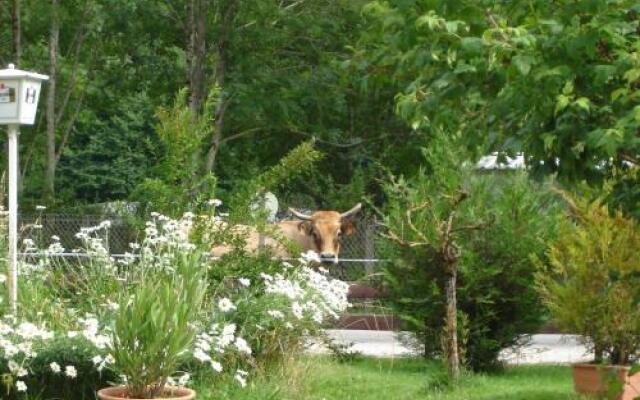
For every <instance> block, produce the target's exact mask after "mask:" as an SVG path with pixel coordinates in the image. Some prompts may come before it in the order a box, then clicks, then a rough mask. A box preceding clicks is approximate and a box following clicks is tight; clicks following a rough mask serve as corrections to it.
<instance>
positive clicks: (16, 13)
mask: <svg viewBox="0 0 640 400" xmlns="http://www.w3.org/2000/svg"><path fill="white" fill-rule="evenodd" d="M21 1H22V0H13V9H12V10H11V32H12V35H13V57H14V59H13V63H14V64H15V65H16V67H18V68H19V67H20V59H21V58H22V44H21V42H22V27H21V21H22V20H21V18H20V5H21V4H20V3H21Z"/></svg>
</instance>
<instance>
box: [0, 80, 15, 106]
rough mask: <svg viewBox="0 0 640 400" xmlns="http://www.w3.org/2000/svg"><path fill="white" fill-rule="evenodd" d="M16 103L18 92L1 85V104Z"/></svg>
mask: <svg viewBox="0 0 640 400" xmlns="http://www.w3.org/2000/svg"><path fill="white" fill-rule="evenodd" d="M15 101H16V90H15V89H14V88H12V87H7V86H5V85H4V84H2V83H0V104H4V103H13V102H15Z"/></svg>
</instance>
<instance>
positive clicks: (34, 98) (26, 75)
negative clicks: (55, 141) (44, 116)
mask: <svg viewBox="0 0 640 400" xmlns="http://www.w3.org/2000/svg"><path fill="white" fill-rule="evenodd" d="M48 79H49V77H48V76H46V75H41V74H36V73H34V72H27V71H21V70H19V69H15V67H14V66H13V64H9V67H8V68H7V69H2V70H0V125H33V122H34V121H35V118H36V110H37V108H38V98H39V97H40V84H41V83H42V81H46V80H48Z"/></svg>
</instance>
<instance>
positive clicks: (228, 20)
mask: <svg viewBox="0 0 640 400" xmlns="http://www.w3.org/2000/svg"><path fill="white" fill-rule="evenodd" d="M237 3H238V1H237V0H230V1H229V4H228V5H227V8H226V9H225V10H224V12H223V17H222V18H221V22H220V24H221V25H220V31H219V34H218V42H217V44H216V84H217V85H218V87H219V88H220V92H221V97H220V101H219V103H218V107H217V109H216V115H215V123H214V131H213V136H212V137H211V143H210V145H209V151H208V153H207V161H206V163H205V172H209V171H213V169H214V168H215V165H216V157H217V155H218V149H219V148H220V143H221V140H222V132H223V129H224V117H225V113H226V110H227V106H228V105H229V98H228V97H229V96H228V94H227V93H226V92H225V87H224V85H225V79H226V74H227V67H228V66H227V58H228V57H227V42H228V40H229V34H230V32H231V29H232V25H233V21H234V19H235V15H236V7H237Z"/></svg>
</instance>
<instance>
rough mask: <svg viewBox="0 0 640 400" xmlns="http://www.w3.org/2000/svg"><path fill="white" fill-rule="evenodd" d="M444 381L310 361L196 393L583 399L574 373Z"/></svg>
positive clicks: (406, 367) (380, 365) (400, 364)
mask: <svg viewBox="0 0 640 400" xmlns="http://www.w3.org/2000/svg"><path fill="white" fill-rule="evenodd" d="M439 377H440V378H439ZM441 377H442V373H441V372H440V370H439V368H438V366H437V365H436V364H434V363H429V362H425V361H423V360H417V359H373V358H364V359H361V360H356V361H351V362H344V363H339V362H337V361H335V360H333V359H331V358H329V357H306V358H304V359H302V360H301V361H297V362H295V363H294V364H293V365H290V366H289V373H288V374H276V375H275V376H274V375H272V376H264V377H260V378H257V379H254V380H253V381H252V382H251V383H250V385H249V386H248V387H247V388H246V389H238V388H236V387H235V385H234V386H229V387H226V385H225V387H223V388H218V389H217V390H214V389H212V388H209V387H206V385H200V386H199V387H197V388H196V389H197V390H198V392H199V396H198V399H199V400H204V399H207V400H208V399H211V400H214V399H215V400H223V399H224V400H227V399H228V400H258V399H260V400H265V399H274V400H275V399H283V400H299V399H305V400H396V399H398V400H405V399H406V400H413V399H421V400H465V399H474V400H485V399H486V400H503V399H504V400H507V399H509V400H514V399H517V400H565V399H577V396H575V395H573V388H572V381H571V371H570V369H569V368H568V367H560V366H531V367H517V368H510V369H507V370H506V371H504V372H502V373H497V374H494V375H486V374H473V375H467V376H465V377H464V378H462V380H461V382H460V384H459V385H457V386H456V385H452V386H443V385H442V379H441Z"/></svg>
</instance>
